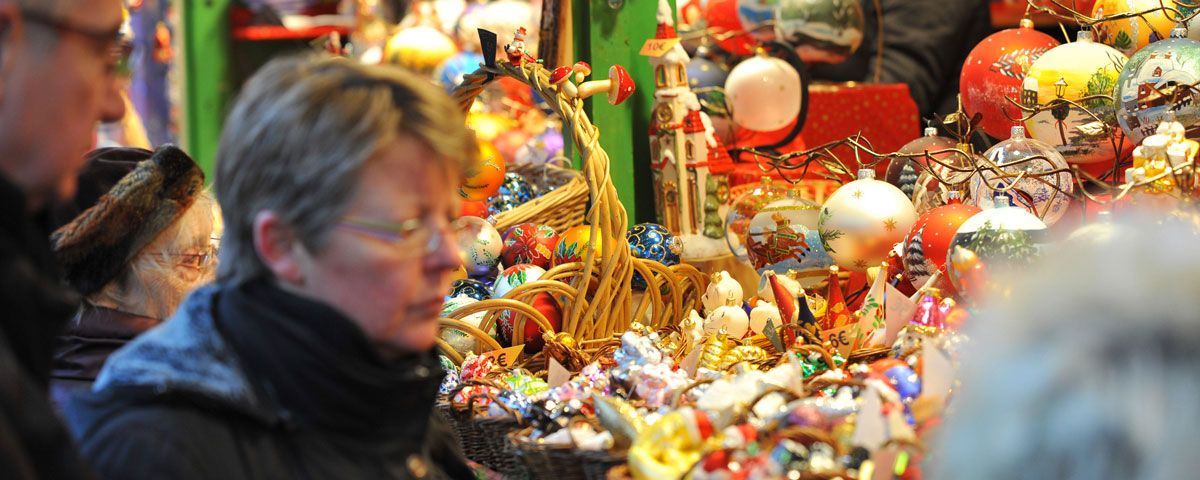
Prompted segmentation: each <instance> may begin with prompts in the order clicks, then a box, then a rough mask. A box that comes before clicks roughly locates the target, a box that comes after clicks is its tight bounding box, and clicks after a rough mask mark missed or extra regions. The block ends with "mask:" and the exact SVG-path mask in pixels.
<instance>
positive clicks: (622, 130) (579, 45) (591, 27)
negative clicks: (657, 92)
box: [571, 0, 658, 222]
mask: <svg viewBox="0 0 1200 480" xmlns="http://www.w3.org/2000/svg"><path fill="white" fill-rule="evenodd" d="M572 6H573V9H572V17H573V18H572V19H571V20H572V21H573V22H574V27H575V39H574V40H575V52H576V57H577V59H581V60H585V61H587V62H588V63H590V64H591V65H592V68H593V69H594V70H593V73H592V78H606V76H607V75H608V67H609V66H610V65H613V64H620V65H621V66H623V67H625V68H626V70H628V71H629V75H630V76H631V77H632V78H633V81H634V83H636V84H637V91H636V92H635V93H634V95H633V97H631V98H630V99H629V100H626V102H625V103H623V104H621V105H618V106H615V107H614V106H612V105H609V104H608V102H607V101H606V100H605V99H604V97H603V96H602V95H597V96H595V97H592V98H591V99H589V100H588V101H589V102H590V103H591V105H590V108H589V111H588V113H589V115H590V116H591V117H592V123H594V124H595V125H596V126H597V127H598V128H599V129H600V145H601V146H603V147H604V150H605V151H607V152H608V155H609V157H610V159H611V162H612V163H611V168H612V178H613V183H614V184H615V185H616V187H617V194H618V195H619V196H620V197H621V203H622V204H624V205H625V210H626V212H628V213H629V218H630V221H631V222H649V221H653V220H654V184H653V181H652V179H651V177H650V162H649V158H650V141H649V139H648V137H647V132H648V131H649V126H650V124H649V119H650V109H651V106H653V103H654V73H653V70H652V69H651V68H650V63H649V61H647V59H646V57H643V56H641V55H639V54H638V51H639V50H641V48H642V43H643V42H645V41H646V39H647V38H652V37H654V32H655V29H656V28H657V22H656V21H655V13H656V12H657V11H658V2H657V1H654V0H625V1H624V5H622V6H621V8H619V9H613V8H612V7H610V6H609V5H608V0H580V1H576V2H575V3H574V4H573V5H572Z"/></svg>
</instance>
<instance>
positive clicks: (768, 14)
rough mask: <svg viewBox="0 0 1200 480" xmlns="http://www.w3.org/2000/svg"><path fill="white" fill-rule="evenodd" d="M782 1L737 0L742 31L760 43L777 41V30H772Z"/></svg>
mask: <svg viewBox="0 0 1200 480" xmlns="http://www.w3.org/2000/svg"><path fill="white" fill-rule="evenodd" d="M779 4H780V0H737V13H738V20H739V21H740V22H741V24H742V29H743V30H745V31H747V32H749V33H750V35H751V36H753V37H754V38H755V39H756V40H758V41H759V42H770V41H773V40H775V30H774V29H772V28H771V23H772V20H774V19H775V15H776V12H777V11H778V10H779Z"/></svg>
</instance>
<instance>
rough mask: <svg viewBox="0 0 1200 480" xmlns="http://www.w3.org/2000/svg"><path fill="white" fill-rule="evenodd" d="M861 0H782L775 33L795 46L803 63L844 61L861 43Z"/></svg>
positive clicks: (776, 13)
mask: <svg viewBox="0 0 1200 480" xmlns="http://www.w3.org/2000/svg"><path fill="white" fill-rule="evenodd" d="M864 22H865V20H864V18H863V9H862V4H861V3H860V2H859V1H858V0H779V6H778V8H776V9H775V35H776V37H777V38H779V39H780V40H781V41H783V42H784V43H787V44H789V45H791V46H792V47H794V48H795V49H796V53H797V54H799V55H800V60H802V61H804V63H842V62H843V61H845V60H846V58H847V57H849V56H850V55H853V54H854V52H855V51H856V50H858V46H859V45H860V44H862V40H863V27H864Z"/></svg>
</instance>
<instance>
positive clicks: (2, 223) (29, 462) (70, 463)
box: [0, 176, 91, 479]
mask: <svg viewBox="0 0 1200 480" xmlns="http://www.w3.org/2000/svg"><path fill="white" fill-rule="evenodd" d="M44 218H45V215H39V216H31V215H29V214H28V213H27V212H26V203H25V198H24V195H23V193H22V192H21V191H20V190H19V189H18V188H17V187H16V186H14V185H12V184H11V183H10V182H9V181H8V180H7V179H5V178H3V177H2V176H0V305H2V307H0V308H3V309H4V313H3V314H0V478H3V479H37V478H47V479H71V478H91V474H90V472H89V471H88V468H87V466H86V465H85V464H84V463H83V461H82V459H81V458H80V457H79V454H78V452H77V451H76V450H75V447H74V445H73V444H72V443H71V437H70V435H68V434H67V430H66V428H65V427H64V426H63V424H62V423H61V421H60V420H59V419H58V416H57V415H56V414H55V412H54V409H53V407H52V406H51V404H50V399H49V398H48V397H47V395H46V385H47V383H48V382H49V371H50V356H51V349H52V345H53V342H54V337H55V336H56V335H57V334H58V332H59V330H60V329H61V328H62V326H63V324H65V323H66V322H67V320H68V319H70V318H71V315H72V314H73V313H74V311H75V308H76V306H77V305H78V301H79V296H78V295H77V294H76V293H75V292H74V291H72V290H71V289H70V288H69V287H67V286H66V285H65V284H64V283H62V282H61V281H59V280H58V278H59V276H58V274H57V272H58V267H57V265H56V263H55V260H54V256H53V254H52V253H51V252H50V240H49V230H48V228H47V227H46V226H45V225H48V223H47V222H43V221H39V219H44Z"/></svg>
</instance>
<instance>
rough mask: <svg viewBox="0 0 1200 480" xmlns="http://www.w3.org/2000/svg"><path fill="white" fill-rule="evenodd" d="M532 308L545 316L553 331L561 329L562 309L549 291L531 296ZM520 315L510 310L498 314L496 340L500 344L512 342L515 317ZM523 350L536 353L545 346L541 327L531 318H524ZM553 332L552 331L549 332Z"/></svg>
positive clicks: (505, 344) (508, 344)
mask: <svg viewBox="0 0 1200 480" xmlns="http://www.w3.org/2000/svg"><path fill="white" fill-rule="evenodd" d="M530 306H532V307H533V309H534V310H537V311H538V313H541V314H542V316H543V317H546V321H548V322H550V327H551V328H553V329H554V331H555V332H558V331H560V330H562V310H560V309H559V307H558V304H557V303H555V301H554V299H553V298H552V297H551V296H550V294H549V293H539V294H537V295H535V296H534V297H533V303H531V304H530ZM518 316H521V315H520V314H518V313H513V312H512V311H505V312H504V313H502V314H500V318H498V319H496V341H497V342H499V343H500V345H504V346H511V345H512V344H513V329H514V328H516V319H517V317H518ZM523 331H524V336H525V338H524V340H525V343H524V345H525V350H524V351H526V352H529V353H531V354H532V353H537V352H540V351H542V347H543V346H545V341H544V340H542V333H543V331H542V329H541V327H539V326H538V324H537V322H534V321H533V320H530V319H526V320H525V328H524V330H523ZM550 333H554V332H550Z"/></svg>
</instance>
